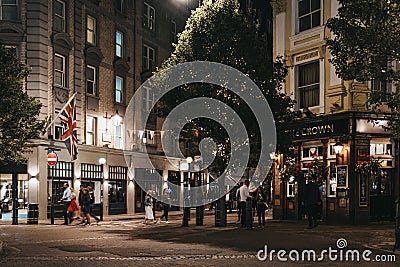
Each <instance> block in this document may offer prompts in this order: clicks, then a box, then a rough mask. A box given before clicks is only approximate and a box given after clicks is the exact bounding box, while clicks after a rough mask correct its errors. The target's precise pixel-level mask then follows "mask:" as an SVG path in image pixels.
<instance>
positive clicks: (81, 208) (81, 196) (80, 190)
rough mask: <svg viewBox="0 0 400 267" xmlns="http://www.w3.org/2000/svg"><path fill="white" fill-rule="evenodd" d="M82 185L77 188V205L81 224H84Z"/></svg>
mask: <svg viewBox="0 0 400 267" xmlns="http://www.w3.org/2000/svg"><path fill="white" fill-rule="evenodd" d="M83 189H84V187H83V185H80V187H79V196H78V204H79V210H80V218H82V221H81V223H84V222H85V215H84V214H83Z"/></svg>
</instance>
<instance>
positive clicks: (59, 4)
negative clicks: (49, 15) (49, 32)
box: [53, 0, 66, 32]
mask: <svg viewBox="0 0 400 267" xmlns="http://www.w3.org/2000/svg"><path fill="white" fill-rule="evenodd" d="M53 9H54V21H53V29H54V31H56V32H65V31H66V27H65V25H66V23H65V21H66V5H65V2H64V1H59V0H55V1H54V2H53Z"/></svg>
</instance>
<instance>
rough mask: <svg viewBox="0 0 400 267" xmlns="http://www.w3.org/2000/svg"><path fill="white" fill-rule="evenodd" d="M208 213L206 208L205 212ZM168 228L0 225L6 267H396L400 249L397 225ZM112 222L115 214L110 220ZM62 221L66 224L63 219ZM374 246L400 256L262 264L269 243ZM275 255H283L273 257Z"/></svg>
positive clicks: (125, 221) (129, 219)
mask: <svg viewBox="0 0 400 267" xmlns="http://www.w3.org/2000/svg"><path fill="white" fill-rule="evenodd" d="M207 212H208V211H207ZM171 215H172V216H171V220H170V222H171V223H170V224H166V223H164V222H163V223H157V224H152V225H144V224H143V221H142V220H143V217H142V216H140V215H135V216H123V215H120V216H117V217H114V216H112V219H110V218H109V217H106V218H105V220H104V221H103V222H100V223H99V224H98V225H97V224H94V225H91V226H80V225H70V226H64V225H61V224H57V225H49V224H48V222H47V223H46V224H39V225H26V224H20V225H17V226H14V225H3V226H1V233H0V239H1V240H3V241H4V242H5V252H6V255H5V256H3V257H0V266H1V267H8V266H24V265H25V266H44V265H46V266H75V265H82V264H83V265H85V266H107V267H109V266H163V267H165V266H207V267H213V266H218V267H219V266H229V267H232V266H266V265H271V266H288V265H289V266H290V265H294V264H296V265H298V264H301V265H303V266H354V265H360V266H361V265H362V266H363V267H364V266H365V265H366V266H398V264H399V260H400V251H397V252H396V253H392V252H391V250H392V247H393V243H394V227H393V225H392V224H378V225H366V226H333V225H320V226H318V227H317V228H315V229H312V230H306V229H305V226H306V222H298V223H297V222H296V223H294V222H279V221H272V220H269V221H267V224H266V227H265V228H264V229H261V228H256V229H254V230H245V229H242V228H240V227H239V225H238V224H236V220H237V215H236V214H229V215H228V226H227V227H215V226H214V216H212V215H207V216H205V218H204V226H195V217H194V216H193V214H192V220H191V221H190V223H189V224H190V227H180V225H181V216H182V215H181V214H180V212H172V214H171ZM110 217H111V216H110ZM57 223H61V221H60V222H57ZM339 239H341V241H343V242H344V241H345V242H346V243H347V245H346V247H345V249H352V250H353V249H358V250H360V251H364V250H366V249H370V250H371V251H373V255H378V256H380V255H383V256H390V255H393V256H395V257H396V259H397V262H385V263H382V262H380V263H377V262H362V261H360V262H332V261H330V260H329V259H328V258H327V256H326V255H325V257H324V258H323V261H321V262H317V263H316V262H309V261H303V262H291V261H289V262H280V261H278V260H277V258H276V254H275V256H274V259H273V261H272V262H268V261H269V260H268V261H266V262H263V261H259V260H258V259H257V256H256V255H257V252H258V251H259V250H260V249H263V248H264V247H265V246H266V245H267V247H268V251H271V250H275V251H278V250H286V251H290V250H292V249H296V250H300V251H301V250H304V249H314V250H316V251H317V252H318V253H320V252H321V251H322V250H323V249H328V248H329V247H332V248H333V249H337V242H338V240H339ZM275 253H277V252H275Z"/></svg>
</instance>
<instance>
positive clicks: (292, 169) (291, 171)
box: [279, 160, 300, 182]
mask: <svg viewBox="0 0 400 267" xmlns="http://www.w3.org/2000/svg"><path fill="white" fill-rule="evenodd" d="M299 172H300V164H296V162H295V161H294V160H288V161H286V162H285V165H284V166H283V169H282V170H281V171H280V172H279V176H280V178H281V180H282V181H285V182H287V181H289V180H290V178H291V177H294V178H295V179H296V177H297V175H298V174H299Z"/></svg>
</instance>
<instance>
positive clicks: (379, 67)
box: [327, 0, 400, 136]
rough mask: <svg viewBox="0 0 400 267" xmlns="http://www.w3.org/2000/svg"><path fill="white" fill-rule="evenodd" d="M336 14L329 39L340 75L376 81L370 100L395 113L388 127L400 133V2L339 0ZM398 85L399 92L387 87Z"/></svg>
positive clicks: (329, 23)
mask: <svg viewBox="0 0 400 267" xmlns="http://www.w3.org/2000/svg"><path fill="white" fill-rule="evenodd" d="M339 3H340V4H341V7H340V8H339V13H338V16H337V17H333V18H330V19H329V21H328V23H327V27H328V28H329V29H330V30H331V31H332V33H333V38H332V39H331V40H328V41H327V44H328V46H329V49H330V52H331V54H332V56H333V57H332V59H331V60H330V62H331V63H332V64H333V65H334V66H335V68H336V72H337V74H338V76H339V77H340V78H342V79H344V80H358V81H361V82H365V81H369V80H374V81H375V82H378V83H379V84H380V85H381V86H380V90H379V88H375V90H374V91H373V92H371V94H370V97H369V103H370V105H371V107H372V108H373V109H374V110H375V111H378V112H379V111H381V106H382V105H383V104H385V105H387V106H388V107H389V109H390V110H391V111H392V113H393V117H392V118H393V119H392V120H391V121H390V125H389V128H391V130H393V132H394V133H395V134H396V135H397V136H400V124H399V121H400V120H399V119H400V94H399V81H400V68H399V67H398V66H397V67H396V65H398V64H399V63H400V46H399V42H400V3H399V1H398V0H339ZM390 84H395V85H396V88H397V89H396V92H388V90H387V89H388V88H387V86H388V85H390Z"/></svg>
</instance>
